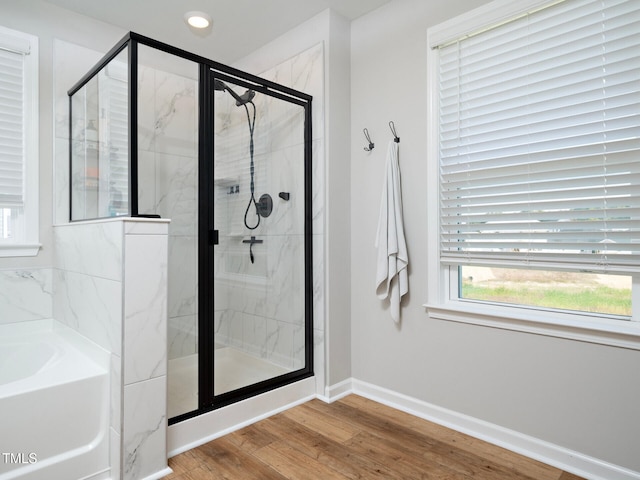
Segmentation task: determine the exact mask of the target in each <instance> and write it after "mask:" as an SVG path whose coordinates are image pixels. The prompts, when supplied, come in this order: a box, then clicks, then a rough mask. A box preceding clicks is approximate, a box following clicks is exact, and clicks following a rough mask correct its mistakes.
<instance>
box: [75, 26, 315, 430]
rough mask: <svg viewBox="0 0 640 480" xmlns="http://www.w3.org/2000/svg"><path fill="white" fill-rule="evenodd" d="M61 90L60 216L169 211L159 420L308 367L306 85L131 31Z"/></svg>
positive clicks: (298, 374) (203, 408)
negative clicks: (65, 179)
mask: <svg viewBox="0 0 640 480" xmlns="http://www.w3.org/2000/svg"><path fill="white" fill-rule="evenodd" d="M69 98H70V103H69V105H70V107H69V108H70V192H69V194H70V205H71V208H70V210H71V211H70V220H71V221H72V222H76V221H83V220H89V219H91V220H94V219H102V218H111V217H117V216H132V217H160V218H167V219H170V220H171V223H170V226H169V258H168V266H169V267H168V277H169V278H168V289H169V290H168V305H167V315H168V336H167V337H168V346H167V352H168V359H167V360H168V417H169V423H170V424H171V423H176V422H179V421H182V420H185V419H187V418H191V417H193V416H196V415H199V414H201V413H205V412H208V411H210V410H213V409H216V408H218V407H221V406H225V405H229V404H230V403H233V402H236V401H239V400H243V399H246V398H249V397H251V396H254V395H257V394H260V393H263V392H266V391H268V390H272V389H275V388H278V387H281V386H284V385H287V384H290V383H292V382H296V381H298V380H301V379H303V378H307V377H310V376H312V375H313V365H312V359H313V352H312V348H313V334H312V331H313V330H312V325H313V324H312V271H311V270H312V258H311V251H312V250H311V239H312V236H311V233H312V232H311V222H312V218H311V217H312V215H311V171H312V169H311V138H312V137H311V100H312V98H311V96H309V95H307V94H304V93H302V92H299V91H296V90H293V89H291V88H288V87H286V86H283V85H279V84H277V83H274V82H271V81H267V80H264V79H261V78H259V77H257V76H254V75H250V74H247V73H244V72H241V71H239V70H237V69H234V68H231V67H228V66H225V65H221V64H219V63H217V62H213V61H211V60H208V59H206V58H203V57H200V56H197V55H194V54H191V53H189V52H185V51H183V50H180V49H178V48H175V47H172V46H169V45H166V44H163V43H161V42H157V41H155V40H151V39H149V38H146V37H143V36H140V35H137V34H135V33H129V34H128V35H126V36H125V37H124V38H123V39H122V40H121V41H120V42H119V43H118V44H117V45H116V46H114V48H113V49H112V50H111V51H110V52H109V53H108V54H107V55H106V56H105V57H104V58H103V60H102V61H101V62H99V63H98V64H97V65H96V66H95V67H94V68H93V69H92V70H91V71H90V72H88V73H87V74H86V75H85V76H84V77H83V78H82V79H81V80H80V81H79V82H78V83H77V84H76V85H75V86H74V87H73V88H72V89H71V90H69Z"/></svg>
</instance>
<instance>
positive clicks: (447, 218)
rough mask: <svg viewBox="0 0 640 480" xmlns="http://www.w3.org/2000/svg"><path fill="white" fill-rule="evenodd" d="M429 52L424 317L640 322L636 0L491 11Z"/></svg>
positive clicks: (464, 21) (434, 40)
mask: <svg viewBox="0 0 640 480" xmlns="http://www.w3.org/2000/svg"><path fill="white" fill-rule="evenodd" d="M522 8H525V9H526V10H524V11H520V10H519V9H522ZM429 43H430V45H429V46H430V53H429V69H430V97H431V102H432V105H431V106H432V108H430V111H431V116H432V117H431V122H430V124H431V125H432V126H431V128H432V130H431V135H430V138H432V139H437V141H435V142H432V143H433V144H432V145H430V162H431V163H430V170H429V171H430V182H431V184H430V187H431V188H430V192H431V196H430V200H431V201H430V204H431V205H433V207H432V208H431V210H430V215H434V216H437V217H438V220H439V225H440V229H439V231H437V232H436V233H435V234H432V235H431V237H430V240H429V241H430V242H431V246H432V247H434V248H431V249H430V250H431V251H434V252H435V253H433V254H432V256H431V262H432V263H431V264H432V265H437V268H436V269H434V271H437V272H436V273H433V274H432V275H431V278H430V284H431V285H437V286H436V287H432V291H431V292H430V300H429V302H430V305H431V306H432V308H434V307H435V306H440V307H441V306H443V305H448V306H450V307H451V306H453V307H455V308H461V309H464V308H467V309H473V310H474V311H476V312H482V311H486V312H489V311H490V312H492V314H496V313H497V314H498V315H503V316H513V317H517V316H521V317H523V318H524V317H526V318H527V319H535V320H542V321H545V322H549V321H550V322H556V321H557V320H558V319H565V320H567V321H570V322H573V323H575V321H576V320H575V319H576V318H580V319H581V320H582V319H585V318H587V317H588V321H590V322H592V323H594V322H595V323H598V322H599V325H600V326H603V325H607V326H610V325H611V324H612V323H614V322H616V321H617V322H618V323H622V322H620V321H623V320H638V312H633V307H632V298H633V297H634V295H635V296H636V297H637V296H638V293H637V290H638V289H640V285H639V280H638V277H637V276H638V272H639V271H640V4H639V3H638V2H634V1H624V0H597V1H595V0H564V1H560V2H558V1H556V2H548V1H547V2H540V1H534V0H527V1H524V2H505V1H499V2H492V3H491V4H489V5H487V6H485V7H483V8H482V9H479V10H478V11H474V12H472V13H470V14H469V15H467V16H465V17H462V18H459V19H454V20H453V21H450V22H447V23H446V24H443V25H441V26H438V27H435V28H434V29H430V31H429ZM600 287H602V288H600ZM611 289H613V290H617V291H616V292H615V295H613V297H612V296H611V295H610V294H611V291H610V290H611ZM596 292H597V293H596ZM597 298H600V300H597ZM587 299H588V300H589V301H587ZM593 301H595V303H596V304H595V305H593V304H592V303H593ZM614 303H616V304H617V303H620V304H621V305H622V306H621V307H620V308H618V307H615V308H614V307H613V305H614ZM638 308H640V307H639V306H638V305H637V304H636V310H637V309H638ZM483 309H484V310H483ZM623 323H627V324H630V322H623ZM638 325H640V324H637V323H636V324H635V325H633V326H632V328H637V327H638ZM607 328H608V327H605V328H604V329H607ZM639 332H640V330H639Z"/></svg>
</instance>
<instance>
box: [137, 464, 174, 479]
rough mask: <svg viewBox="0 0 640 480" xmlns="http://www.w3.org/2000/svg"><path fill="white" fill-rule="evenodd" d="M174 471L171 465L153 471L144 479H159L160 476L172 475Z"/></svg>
mask: <svg viewBox="0 0 640 480" xmlns="http://www.w3.org/2000/svg"><path fill="white" fill-rule="evenodd" d="M172 473H173V470H172V469H171V468H169V467H167V468H164V469H162V470H160V471H157V472H155V473H152V474H151V475H149V476H147V477H144V478H143V479H142V480H159V479H160V478H164V477H166V476H167V475H170V474H172Z"/></svg>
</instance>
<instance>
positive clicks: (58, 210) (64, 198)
mask: <svg viewBox="0 0 640 480" xmlns="http://www.w3.org/2000/svg"><path fill="white" fill-rule="evenodd" d="M53 170H54V171H53V197H54V198H53V223H54V225H55V224H59V223H67V222H69V218H70V217H69V208H70V205H69V140H68V139H67V138H56V139H55V140H54V167H53Z"/></svg>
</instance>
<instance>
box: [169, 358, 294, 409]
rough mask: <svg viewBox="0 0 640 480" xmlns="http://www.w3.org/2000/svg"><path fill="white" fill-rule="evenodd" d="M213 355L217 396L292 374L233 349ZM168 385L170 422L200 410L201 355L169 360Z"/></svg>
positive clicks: (288, 370) (282, 368)
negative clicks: (199, 377) (199, 359)
mask: <svg viewBox="0 0 640 480" xmlns="http://www.w3.org/2000/svg"><path fill="white" fill-rule="evenodd" d="M214 355H215V367H214V368H215V370H214V391H215V393H216V395H219V394H222V393H225V392H230V391H232V390H235V389H237V388H240V387H244V386H247V385H253V384H254V383H257V382H261V381H262V380H267V379H269V378H272V377H276V376H278V375H282V374H285V373H287V372H290V371H291V370H290V369H287V368H285V367H281V366H279V365H275V364H273V363H270V362H268V361H266V360H264V359H261V358H257V357H254V356H252V355H249V354H246V353H244V352H241V351H239V350H236V349H234V348H229V347H222V348H216V349H215V353H214ZM167 381H168V387H167V388H168V392H167V394H168V407H167V410H168V412H167V413H168V415H169V418H172V417H175V416H177V415H181V414H183V413H187V412H191V411H193V410H196V409H197V408H198V354H193V355H188V356H186V357H180V358H175V359H171V360H169V370H168V379H167Z"/></svg>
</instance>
